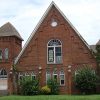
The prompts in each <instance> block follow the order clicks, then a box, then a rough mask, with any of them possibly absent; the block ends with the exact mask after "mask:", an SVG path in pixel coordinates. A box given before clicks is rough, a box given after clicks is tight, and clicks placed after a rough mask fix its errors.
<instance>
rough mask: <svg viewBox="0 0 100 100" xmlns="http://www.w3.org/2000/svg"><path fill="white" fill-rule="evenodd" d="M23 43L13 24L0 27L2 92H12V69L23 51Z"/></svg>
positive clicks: (0, 81) (0, 78)
mask: <svg viewBox="0 0 100 100" xmlns="http://www.w3.org/2000/svg"><path fill="white" fill-rule="evenodd" d="M22 41H23V39H22V38H21V36H20V34H19V33H18V31H17V30H16V29H15V28H14V26H13V25H12V24H11V23H9V22H8V23H6V24H4V25H3V26H1V27H0V91H6V92H7V93H8V91H9V89H10V91H11V88H9V87H10V86H9V84H10V83H9V82H11V81H9V74H10V69H11V66H12V65H13V63H14V60H15V58H16V57H17V55H18V54H19V52H20V51H21V49H22ZM11 83H12V82H11ZM2 93H3V92H2ZM4 93H5V92H4Z"/></svg>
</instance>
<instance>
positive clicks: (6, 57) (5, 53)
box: [4, 48, 9, 60]
mask: <svg viewBox="0 0 100 100" xmlns="http://www.w3.org/2000/svg"><path fill="white" fill-rule="evenodd" d="M8 56H9V49H8V48H6V49H5V51H4V58H5V59H6V60H7V59H8Z"/></svg>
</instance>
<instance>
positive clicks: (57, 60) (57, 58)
mask: <svg viewBox="0 0 100 100" xmlns="http://www.w3.org/2000/svg"><path fill="white" fill-rule="evenodd" d="M55 52H56V63H61V62H62V57H61V47H56V48H55Z"/></svg>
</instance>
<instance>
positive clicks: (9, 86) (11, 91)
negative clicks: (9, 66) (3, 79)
mask: <svg viewBox="0 0 100 100" xmlns="http://www.w3.org/2000/svg"><path fill="white" fill-rule="evenodd" d="M8 93H9V95H11V94H13V72H12V70H10V72H9V74H8Z"/></svg>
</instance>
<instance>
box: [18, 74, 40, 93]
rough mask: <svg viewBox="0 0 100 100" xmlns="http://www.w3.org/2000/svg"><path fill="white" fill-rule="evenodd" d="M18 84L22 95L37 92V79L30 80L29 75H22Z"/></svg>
mask: <svg viewBox="0 0 100 100" xmlns="http://www.w3.org/2000/svg"><path fill="white" fill-rule="evenodd" d="M20 86H21V94H22V95H37V94H38V93H39V81H38V80H37V79H35V80H31V78H30V77H29V76H28V77H23V80H21V81H20Z"/></svg>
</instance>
